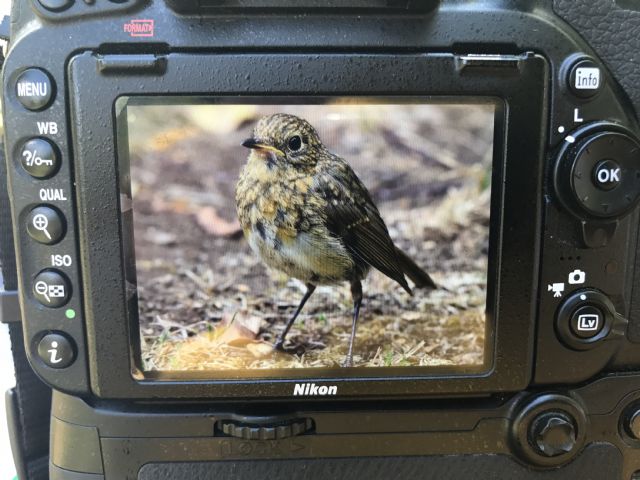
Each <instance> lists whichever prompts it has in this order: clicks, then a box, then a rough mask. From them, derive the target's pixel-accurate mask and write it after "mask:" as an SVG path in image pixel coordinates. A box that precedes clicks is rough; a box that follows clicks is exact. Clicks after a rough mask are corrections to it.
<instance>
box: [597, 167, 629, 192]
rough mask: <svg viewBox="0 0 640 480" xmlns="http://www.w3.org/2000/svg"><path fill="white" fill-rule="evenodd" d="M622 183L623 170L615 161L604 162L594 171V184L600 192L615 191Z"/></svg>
mask: <svg viewBox="0 0 640 480" xmlns="http://www.w3.org/2000/svg"><path fill="white" fill-rule="evenodd" d="M620 182H622V168H621V167H620V165H618V163H617V162H615V161H614V160H602V161H601V162H599V163H597V164H596V166H595V168H594V169H593V183H594V184H595V186H596V187H598V188H599V189H600V190H605V191H609V190H613V189H614V188H616V187H617V186H618V185H620Z"/></svg>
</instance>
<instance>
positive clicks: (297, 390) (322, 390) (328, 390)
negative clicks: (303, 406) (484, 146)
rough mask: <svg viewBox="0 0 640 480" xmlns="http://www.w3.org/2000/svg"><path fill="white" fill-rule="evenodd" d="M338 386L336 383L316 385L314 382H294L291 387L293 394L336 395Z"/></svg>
mask: <svg viewBox="0 0 640 480" xmlns="http://www.w3.org/2000/svg"><path fill="white" fill-rule="evenodd" d="M337 394H338V387H337V386H336V385H329V386H327V385H322V386H320V387H319V386H318V385H316V384H315V383H296V385H295V387H293V396H294V397H295V396H303V395H304V396H320V395H337Z"/></svg>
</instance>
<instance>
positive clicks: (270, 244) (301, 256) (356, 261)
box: [236, 113, 436, 366]
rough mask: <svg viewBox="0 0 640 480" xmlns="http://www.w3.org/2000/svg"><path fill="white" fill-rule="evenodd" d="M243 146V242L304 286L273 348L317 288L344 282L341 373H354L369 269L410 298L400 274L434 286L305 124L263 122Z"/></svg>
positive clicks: (282, 118) (281, 118) (291, 119)
mask: <svg viewBox="0 0 640 480" xmlns="http://www.w3.org/2000/svg"><path fill="white" fill-rule="evenodd" d="M242 145H243V146H245V147H247V148H249V149H251V152H250V153H249V158H248V160H247V163H246V165H245V166H244V168H243V169H242V172H241V173H240V179H239V180H238V184H237V186H236V204H237V209H238V217H239V220H240V224H241V225H242V229H243V231H244V235H245V237H246V238H247V240H248V242H249V245H250V246H251V249H252V250H253V251H254V252H255V253H256V254H257V255H258V256H259V257H260V258H261V259H262V261H263V262H264V263H266V264H267V265H268V266H270V267H272V268H275V269H277V270H280V271H282V272H284V273H285V274H287V275H288V276H290V277H294V278H297V279H299V280H301V281H303V282H305V284H306V286H307V291H306V293H305V295H304V296H303V297H302V300H301V302H300V305H298V308H297V309H296V311H295V313H294V314H293V316H292V317H291V318H290V319H289V321H288V322H287V325H286V327H285V329H284V331H283V332H282V334H281V335H280V336H279V337H278V339H277V341H276V344H275V347H276V348H278V349H282V348H283V344H284V340H285V336H286V335H287V333H288V332H289V329H290V328H291V325H293V322H294V321H295V319H296V318H297V316H298V314H299V313H300V311H301V310H302V308H303V307H304V304H305V303H306V302H307V300H308V299H309V297H311V295H312V294H313V292H314V290H315V288H316V285H332V284H336V283H339V282H343V281H347V282H350V284H351V294H352V297H353V323H352V327H351V337H350V340H349V350H348V353H347V356H346V359H345V362H344V364H343V366H352V365H353V342H354V338H355V334H356V325H357V323H358V316H359V313H360V305H361V303H362V283H361V282H362V280H363V279H364V278H365V277H366V276H367V273H368V272H369V270H370V269H371V267H373V268H375V269H377V270H379V271H380V272H382V273H384V274H385V275H387V276H388V277H389V278H391V279H393V280H395V281H396V282H398V283H399V284H400V286H401V287H402V288H404V289H405V290H406V291H407V292H408V293H409V294H411V293H412V292H411V289H410V288H409V285H408V283H407V280H406V278H405V275H406V276H407V277H409V278H410V279H411V280H412V281H413V283H414V285H415V287H416V288H422V287H426V288H436V285H435V283H434V282H433V280H432V279H431V277H429V275H428V274H427V273H426V272H425V271H424V270H422V269H421V268H420V267H419V266H417V265H416V264H415V263H414V262H413V260H411V259H410V258H409V257H408V256H407V255H406V254H405V253H403V252H402V251H400V250H399V249H398V248H397V247H396V246H395V245H394V244H393V241H392V240H391V238H390V237H389V232H388V230H387V227H386V225H385V223H384V221H383V220H382V218H381V217H380V212H379V211H378V209H377V208H376V206H375V204H374V203H373V200H372V199H371V195H370V194H369V192H368V191H367V189H366V187H365V186H364V185H363V183H362V182H361V181H360V179H359V178H358V177H357V175H356V174H355V172H354V171H353V170H352V169H351V167H350V166H349V165H348V164H347V162H345V161H344V160H343V159H342V158H340V157H338V156H337V155H334V154H333V153H331V152H330V151H328V150H327V149H326V148H325V146H324V145H323V144H322V142H321V141H320V139H319V138H318V134H317V133H316V131H315V129H314V128H313V127H312V126H311V125H310V124H309V122H307V121H306V120H303V119H302V118H299V117H296V116H294V115H286V114H282V113H278V114H275V115H269V116H266V117H263V118H262V119H260V120H259V121H258V123H257V125H256V127H255V129H254V132H253V137H252V138H249V139H247V140H245V141H244V142H243V144H242Z"/></svg>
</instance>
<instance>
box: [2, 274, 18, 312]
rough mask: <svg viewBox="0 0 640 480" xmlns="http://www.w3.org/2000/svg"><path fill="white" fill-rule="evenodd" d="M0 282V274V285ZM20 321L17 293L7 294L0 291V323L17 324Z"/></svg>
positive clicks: (10, 292) (9, 292)
mask: <svg viewBox="0 0 640 480" xmlns="http://www.w3.org/2000/svg"><path fill="white" fill-rule="evenodd" d="M1 280H2V275H1V274H0V284H1V283H2V282H1ZM21 319H22V317H21V316H20V304H19V302H18V292H15V291H8V292H7V291H4V290H2V289H0V323H14V322H18V323H19V322H20V321H21Z"/></svg>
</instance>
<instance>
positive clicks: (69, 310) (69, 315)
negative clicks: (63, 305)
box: [64, 308, 76, 319]
mask: <svg viewBox="0 0 640 480" xmlns="http://www.w3.org/2000/svg"><path fill="white" fill-rule="evenodd" d="M64 314H65V315H66V316H67V318H70V319H71V318H76V311H75V310H74V309H73V308H67V311H66V312H64Z"/></svg>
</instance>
